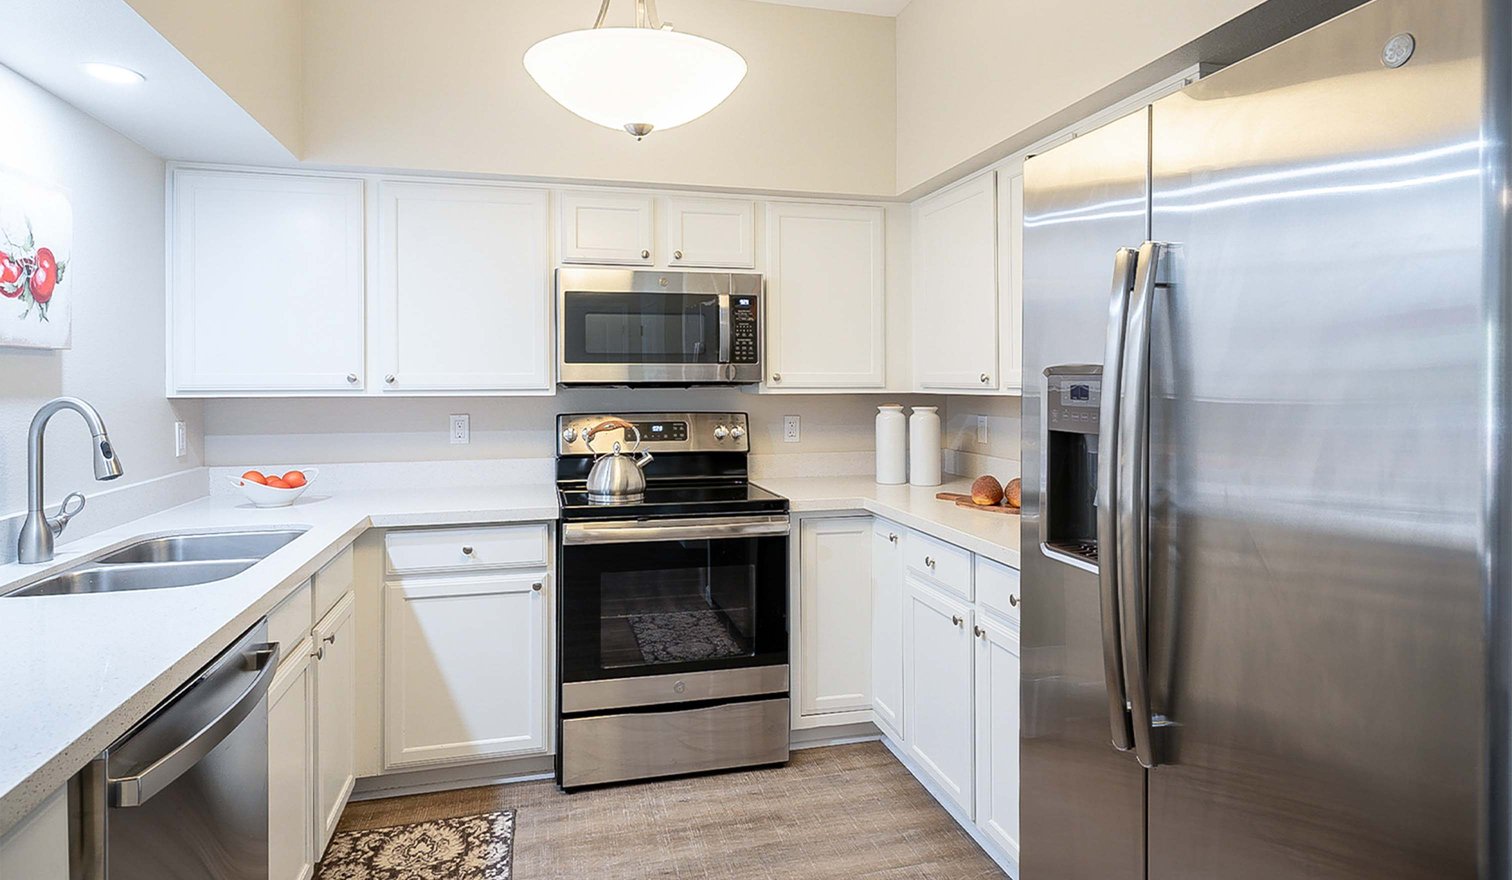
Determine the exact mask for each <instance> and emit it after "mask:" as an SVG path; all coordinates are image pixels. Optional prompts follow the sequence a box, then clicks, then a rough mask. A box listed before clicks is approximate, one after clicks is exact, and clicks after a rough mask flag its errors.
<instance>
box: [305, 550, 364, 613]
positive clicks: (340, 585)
mask: <svg viewBox="0 0 1512 880" xmlns="http://www.w3.org/2000/svg"><path fill="white" fill-rule="evenodd" d="M356 580H357V577H356V573H355V572H354V571H353V567H352V548H351V547H348V548H346V549H345V550H343V551H341V553H339V554H338V555H337V556H336V558H335V559H332V560H331V561H330V562H327V563H326V564H325V567H324V568H322V569H321V570H320V571H317V572H315V619H316V620H319V619H320V618H322V617H325V616H326V613H327V612H329V611H330V610H331V609H332V608H335V607H336V603H337V602H340V601H341V597H342V596H345V595H346V594H347V593H348V592H350V591H351V589H352V584H353V583H355V582H356Z"/></svg>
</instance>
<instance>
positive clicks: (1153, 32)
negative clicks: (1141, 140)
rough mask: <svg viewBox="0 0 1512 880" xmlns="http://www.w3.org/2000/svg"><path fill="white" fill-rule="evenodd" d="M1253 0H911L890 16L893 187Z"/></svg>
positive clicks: (909, 183) (951, 164) (953, 160)
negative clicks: (894, 93) (894, 83)
mask: <svg viewBox="0 0 1512 880" xmlns="http://www.w3.org/2000/svg"><path fill="white" fill-rule="evenodd" d="M1258 5H1260V0H1145V2H1136V0H1078V2H1062V3H1046V2H1044V0H912V2H911V3H909V4H908V6H907V7H905V8H904V10H903V12H902V13H901V14H899V16H898V22H897V46H898V53H897V76H898V111H897V112H898V133H897V151H898V170H897V189H898V191H899V192H906V191H908V190H910V189H913V188H914V187H916V186H919V185H921V184H924V183H926V182H928V181H930V180H932V179H934V178H937V177H939V176H940V175H942V174H945V173H946V172H948V171H951V170H952V169H955V168H957V166H960V165H962V164H963V163H966V162H967V161H968V160H970V159H972V158H973V157H975V156H977V155H978V154H980V153H983V152H985V151H987V150H990V149H991V148H992V147H993V146H995V145H997V144H999V143H1001V142H1003V141H1005V140H1007V139H1009V138H1010V137H1012V136H1014V135H1016V134H1018V133H1019V132H1022V131H1024V130H1025V129H1027V128H1029V127H1030V126H1032V125H1034V124H1035V123H1037V122H1039V121H1040V120H1042V119H1045V118H1046V117H1049V116H1051V115H1052V114H1054V113H1055V112H1056V111H1058V110H1060V109H1062V108H1064V107H1068V106H1070V105H1071V104H1073V103H1075V102H1076V101H1078V100H1080V99H1082V98H1085V97H1087V96H1088V95H1090V94H1092V93H1093V92H1095V91H1097V90H1098V89H1100V88H1103V87H1104V86H1107V85H1110V84H1112V83H1113V82H1115V81H1117V80H1118V79H1120V78H1121V77H1123V76H1126V75H1128V74H1130V73H1133V72H1134V71H1136V70H1138V69H1139V68H1141V67H1143V66H1144V65H1146V64H1148V63H1150V62H1152V61H1155V60H1156V59H1158V58H1160V57H1161V56H1163V55H1165V54H1166V53H1167V52H1170V51H1172V50H1174V49H1177V48H1180V47H1181V46H1182V45H1184V44H1186V43H1188V42H1190V41H1192V40H1194V39H1196V38H1197V37H1199V36H1201V35H1203V34H1205V33H1207V32H1208V31H1210V30H1212V29H1213V28H1216V27H1218V26H1219V25H1221V24H1223V23H1224V22H1226V21H1228V20H1229V19H1231V18H1234V17H1235V16H1237V15H1239V14H1241V13H1243V12H1246V11H1248V10H1249V9H1251V8H1252V7H1255V6H1258ZM942 182H943V181H942Z"/></svg>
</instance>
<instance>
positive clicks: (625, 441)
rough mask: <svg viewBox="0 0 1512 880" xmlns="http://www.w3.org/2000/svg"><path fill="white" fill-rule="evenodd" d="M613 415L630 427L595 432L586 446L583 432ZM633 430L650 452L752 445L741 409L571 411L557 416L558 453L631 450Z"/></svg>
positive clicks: (736, 448)
mask: <svg viewBox="0 0 1512 880" xmlns="http://www.w3.org/2000/svg"><path fill="white" fill-rule="evenodd" d="M613 419H620V420H623V421H626V422H629V423H630V424H632V425H634V426H635V430H634V431H631V430H628V429H626V428H621V427H612V428H607V429H605V430H603V431H599V432H598V433H597V434H595V435H594V437H593V449H591V450H590V449H589V448H588V440H587V434H588V432H590V431H592V430H593V429H594V428H595V427H596V426H598V425H601V424H603V423H604V422H606V421H610V420H613ZM637 431H638V432H639V433H640V439H641V447H642V448H644V449H645V450H646V451H648V452H652V453H665V452H749V451H750V449H751V439H750V421H749V418H748V416H747V415H746V414H745V413H692V412H682V413H572V414H563V415H559V416H557V454H558V455H593V454H595V453H596V452H608V451H609V450H611V449H613V448H614V444H615V443H619V444H620V447H621V448H622V449H625V450H630V449H632V448H634V446H635V434H636V432H637Z"/></svg>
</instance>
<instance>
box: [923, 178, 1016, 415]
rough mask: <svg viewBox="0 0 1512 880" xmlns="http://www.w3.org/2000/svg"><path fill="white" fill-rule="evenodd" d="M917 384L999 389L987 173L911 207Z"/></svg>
mask: <svg viewBox="0 0 1512 880" xmlns="http://www.w3.org/2000/svg"><path fill="white" fill-rule="evenodd" d="M913 236H914V238H913V249H914V255H913V256H914V275H913V277H914V283H913V317H914V338H913V358H914V383H915V384H916V385H917V386H918V387H919V388H920V389H921V390H957V391H996V390H998V389H999V388H1000V387H1001V386H1002V381H1001V379H1002V377H1001V376H1000V375H999V369H1000V367H1001V366H1002V364H1001V362H1000V361H999V359H998V334H999V326H998V285H997V271H998V257H997V199H996V186H995V176H994V174H993V173H992V172H987V173H985V174H981V175H978V176H976V177H973V178H971V179H970V180H967V181H965V182H964V183H961V184H959V185H957V186H954V187H951V188H950V189H948V190H946V191H944V192H941V193H937V194H936V195H932V196H930V197H928V198H926V199H923V200H921V201H919V202H917V203H915V204H914V217H913Z"/></svg>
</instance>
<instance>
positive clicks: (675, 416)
mask: <svg viewBox="0 0 1512 880" xmlns="http://www.w3.org/2000/svg"><path fill="white" fill-rule="evenodd" d="M557 422H558V423H557V429H558V440H557V485H558V490H559V496H560V503H561V527H560V529H559V530H558V532H559V534H560V536H561V537H560V539H559V540H560V542H561V544H560V547H559V548H558V549H559V555H558V560H559V571H560V585H561V589H560V590H559V591H558V596H559V598H558V602H559V605H558V609H557V611H558V613H557V626H558V633H557V668H558V673H559V675H558V681H559V682H560V684H559V688H560V690H559V692H558V695H557V696H558V700H557V706H558V710H557V742H558V744H559V746H558V749H557V761H556V779H557V785H558V786H560V787H561V788H563V789H564V790H565V789H572V788H578V787H582V786H587V785H598V784H601V783H607V782H622V781H626V780H632V779H648V778H653V777H659V776H673V775H679V774H685V773H699V772H705V771H710V770H722V769H728V768H733V767H749V766H753V765H761V764H780V763H783V762H786V761H787V759H788V729H789V723H788V722H789V714H788V627H787V614H788V574H787V572H788V528H789V523H788V502H787V499H785V498H781V497H779V496H777V495H773V494H772V493H770V492H767V491H766V490H764V489H762V488H760V487H758V486H753V485H751V483H750V481H749V479H748V470H747V456H748V453H749V450H750V443H749V439H750V438H749V434H748V423H747V419H746V415H745V414H744V413H686V412H684V413H635V414H618V415H609V414H579V415H563V416H559V417H558V419H557ZM637 434H638V435H639V437H640V442H639V444H637V443H636V435H637ZM590 444H591V445H592V449H590V448H589V447H590ZM637 445H638V446H639V447H640V449H641V450H643V451H646V452H649V453H651V455H652V457H651V459H650V460H649V461H646V462H645V464H644V470H645V487H644V491H643V493H635V494H639V495H640V497H639V498H635V497H634V494H632V495H631V496H630V497H631V498H633V499H634V500H626V501H613V500H610V501H605V500H602V499H603V498H604V497H605V496H604V495H603V494H602V493H597V492H595V493H590V491H589V489H590V486H589V474H590V472H591V471H592V469H593V463H594V460H595V458H596V455H595V452H594V451H593V450H597V451H598V454H601V455H613V454H615V453H614V452H613V450H614V449H615V448H616V447H618V448H621V449H623V450H625V451H627V452H628V451H629V450H631V449H634V448H635V447H637ZM623 465H629V462H620V463H617V465H616V466H623ZM630 466H632V467H633V466H634V465H630ZM596 499H599V500H596Z"/></svg>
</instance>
